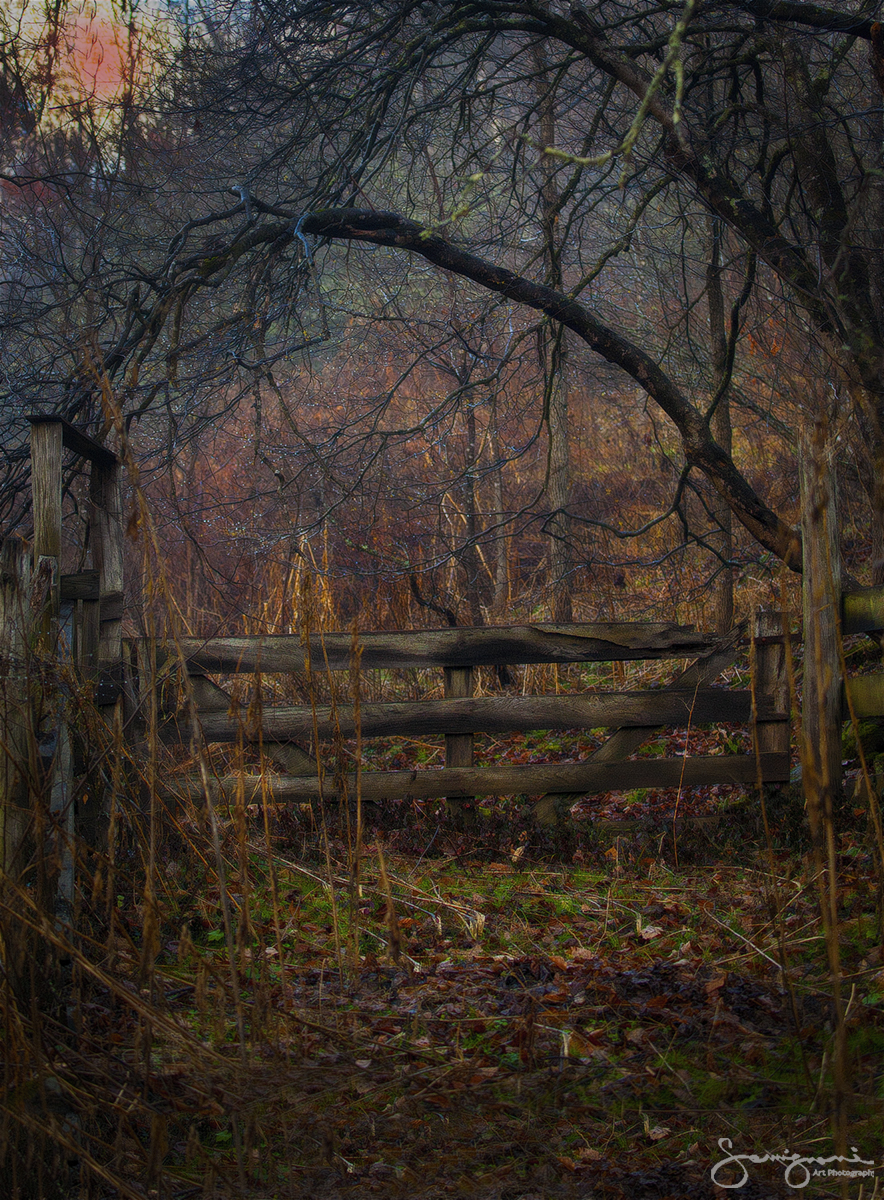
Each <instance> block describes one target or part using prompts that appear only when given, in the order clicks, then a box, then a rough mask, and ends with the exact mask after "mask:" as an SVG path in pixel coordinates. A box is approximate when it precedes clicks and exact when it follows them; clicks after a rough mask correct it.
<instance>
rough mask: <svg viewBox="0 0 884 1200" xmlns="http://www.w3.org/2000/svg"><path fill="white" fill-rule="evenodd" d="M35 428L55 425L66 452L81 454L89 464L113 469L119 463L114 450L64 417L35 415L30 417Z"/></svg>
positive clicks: (43, 414)
mask: <svg viewBox="0 0 884 1200" xmlns="http://www.w3.org/2000/svg"><path fill="white" fill-rule="evenodd" d="M28 420H29V421H30V423H31V427H32V428H33V427H34V426H36V425H54V426H56V427H57V428H58V429H59V431H60V433H61V438H62V444H63V445H64V448H65V450H72V451H73V453H74V454H79V455H80V457H81V458H85V459H86V460H87V461H88V462H90V463H93V464H94V465H96V466H103V467H108V468H110V467H112V466H114V464H115V463H116V462H117V456H116V455H115V454H114V453H113V451H112V450H108V448H107V446H102V445H101V443H100V442H96V441H95V439H94V438H91V437H90V436H89V434H88V433H84V432H83V431H82V429H77V428H76V426H75V425H71V423H70V422H69V421H66V420H65V419H64V417H59V416H55V415H54V414H52V413H34V414H32V415H31V416H29V417H28Z"/></svg>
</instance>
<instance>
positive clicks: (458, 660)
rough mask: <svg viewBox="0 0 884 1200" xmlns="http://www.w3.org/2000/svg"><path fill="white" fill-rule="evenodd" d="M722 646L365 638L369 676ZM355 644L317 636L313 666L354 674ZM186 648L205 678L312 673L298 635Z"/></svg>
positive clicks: (651, 628) (503, 637)
mask: <svg viewBox="0 0 884 1200" xmlns="http://www.w3.org/2000/svg"><path fill="white" fill-rule="evenodd" d="M719 640H720V639H718V638H717V637H716V636H714V635H712V634H708V633H697V632H696V631H695V630H692V629H689V628H686V627H684V626H679V625H674V624H673V623H672V622H657V623H647V624H641V623H636V622H600V623H594V624H575V625H506V626H493V625H492V626H484V627H481V628H477V629H471V628H458V629H418V630H414V631H413V632H409V633H363V634H360V635H359V644H360V646H361V648H362V659H361V667H362V668H363V669H367V670H368V669H384V668H386V669H394V668H409V667H433V666H439V667H468V666H472V667H476V666H494V665H495V664H497V663H505V664H518V663H546V662H549V663H554V662H558V663H567V662H612V661H619V660H633V659H645V658H648V659H658V658H694V657H696V656H697V655H702V654H708V653H710V652H711V651H713V650H714V649H715V647H716V646H717V645H718V644H719ZM352 643H353V639H352V635H351V634H349V633H327V634H324V635H323V636H322V638H321V639H320V638H319V636H318V635H314V636H313V637H312V638H311V643H310V644H311V657H312V661H313V662H314V663H317V662H322V663H324V662H325V657H326V656H327V658H328V664H329V668H330V669H331V670H333V671H343V670H349V669H350V657H351V650H352ZM180 644H181V648H182V651H183V654H184V657H185V659H186V660H187V662H188V664H189V666H190V667H191V668H192V669H193V670H194V672H195V673H198V674H202V673H203V672H210V673H212V672H218V673H224V674H235V673H237V672H252V671H263V672H265V673H267V674H275V673H281V674H284V673H286V672H289V671H303V670H304V669H305V655H304V649H303V647H302V646H301V643H300V639H299V638H298V637H296V636H294V635H276V636H268V637H263V638H262V637H237V638H210V639H207V640H200V639H198V638H182V639H181V643H180Z"/></svg>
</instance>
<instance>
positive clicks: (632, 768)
mask: <svg viewBox="0 0 884 1200" xmlns="http://www.w3.org/2000/svg"><path fill="white" fill-rule="evenodd" d="M761 771H762V777H763V778H764V779H765V780H766V781H769V782H786V781H788V779H789V756H788V755H787V754H768V755H764V756H763V757H762V761H761ZM757 773H758V772H757V767H756V762H755V758H754V756H753V755H750V754H747V755H714V756H710V757H705V758H689V759H687V760H686V761H685V760H683V759H680V758H671V759H651V758H648V759H634V760H632V761H629V762H618V763H593V762H583V763H553V764H547V765H537V766H534V765H532V766H525V767H519V766H499V765H498V766H493V767H460V768H456V767H443V768H441V769H440V770H435V771H386V772H384V771H364V772H363V773H362V775H361V788H362V796H363V798H364V799H365V800H373V801H377V800H408V799H430V798H432V797H440V796H448V795H451V794H455V793H458V792H460V793H463V794H466V795H480V796H515V795H537V794H539V793H541V792H547V793H568V794H572V795H581V796H582V795H588V794H590V793H592V792H608V791H629V790H631V789H633V788H640V787H646V788H650V787H678V786H679V785H683V786H685V787H693V786H700V785H706V784H714V783H719V784H735V785H739V784H747V783H753V782H754V781H755V779H756V778H757ZM346 783H347V788H348V793H349V795H355V787H356V776H355V775H350V776H347V780H346ZM262 785H263V786H264V787H265V788H266V789H267V791H268V792H269V793H270V794H271V795H272V796H273V798H274V799H275V800H296V799H317V798H318V797H319V781H318V780H317V779H316V778H315V777H302V778H285V777H283V776H264V777H263V780H262V776H261V775H244V776H238V775H229V776H224V777H222V778H221V779H220V780H219V781H218V792H219V795H220V796H221V797H224V798H227V799H229V800H231V801H232V800H233V799H235V797H236V795H237V789H238V788H239V787H243V788H244V789H245V797H246V801H247V802H249V801H251V800H253V799H257V798H258V797H260V796H261V794H262V790H261V789H262ZM169 787H170V789H171V790H173V791H174V792H176V793H177V794H179V795H186V796H189V797H190V798H192V799H199V798H201V797H202V795H203V791H202V784H201V783H200V781H199V780H198V779H197V778H195V777H193V776H191V777H188V778H187V779H182V780H181V781H180V783H177V784H176V783H175V782H170V784H169ZM322 794H323V796H324V797H325V798H326V799H333V798H335V797H338V795H339V793H338V792H337V791H336V790H335V789H334V787H333V785H332V780H331V778H330V776H326V778H325V779H324V780H323V784H322Z"/></svg>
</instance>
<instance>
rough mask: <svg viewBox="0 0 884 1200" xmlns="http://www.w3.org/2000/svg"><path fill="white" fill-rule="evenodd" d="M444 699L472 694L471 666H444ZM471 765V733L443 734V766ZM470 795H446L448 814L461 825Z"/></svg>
mask: <svg viewBox="0 0 884 1200" xmlns="http://www.w3.org/2000/svg"><path fill="white" fill-rule="evenodd" d="M444 676H445V692H444V695H445V699H446V700H462V699H465V698H466V697H468V696H472V694H473V670H472V667H445V668H444ZM472 765H473V735H472V734H471V733H455V734H451V733H447V734H446V735H445V766H446V767H472ZM471 799H472V797H468V796H458V797H456V798H455V797H453V796H452V797H447V798H446V807H447V809H448V815H449V816H450V817H451V818H452V819H453V820H454V821H455V823H456V824H458V825H462V824H464V823H465V822H468V821H469V818H468V817H467V816H466V811H467V810H466V809H465V807H464V801H465V800H471Z"/></svg>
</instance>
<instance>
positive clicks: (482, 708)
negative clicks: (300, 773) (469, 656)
mask: <svg viewBox="0 0 884 1200" xmlns="http://www.w3.org/2000/svg"><path fill="white" fill-rule="evenodd" d="M751 717H752V693H751V692H748V691H728V690H725V689H723V688H703V689H701V690H698V691H695V692H679V691H669V690H666V691H662V692H659V693H654V692H651V693H648V692H604V693H599V694H590V695H587V694H586V693H582V694H580V693H578V694H576V695H570V694H569V695H564V696H562V695H559V696H500V697H498V696H480V697H473V698H470V699H466V700H410V701H401V702H388V703H382V704H362V705H361V706H360V709H359V722H358V724H357V721H356V719H355V716H354V712H353V708H352V707H351V706H349V705H347V706H338V707H337V708H336V709H335V710H332V709H331V708H330V707H317V708H316V709H313V708H311V707H310V706H308V705H299V706H288V707H283V706H279V707H274V708H265V709H264V711H263V713H262V714H261V722H260V727H258V726H255V725H254V724H252V725H250V723H249V721H248V718H247V716H246V714H245V713H243V714H242V715H241V716H240V715H239V714H231V713H229V712H224V713H222V712H203V713H201V714H200V718H199V720H200V727H201V729H202V733H203V736H204V737H205V739H206V741H208V742H236V741H238V740H239V738H241V737H242V736H243V734H245V736H246V738H247V739H249V740H252V741H257V740H259V739H269V740H271V741H274V742H277V741H288V740H292V741H297V740H298V739H301V738H309V737H310V736H311V735H312V734H313V733H314V722H315V732H316V733H317V734H318V736H319V737H320V738H332V737H335V736H336V735H338V736H340V737H343V738H354V737H355V736H356V734H357V732H361V733H362V736H363V737H400V736H402V735H406V734H411V735H414V736H416V737H420V736H424V735H427V734H434V733H447V734H463V733H527V732H529V731H530V730H533V729H601V728H604V727H606V726H607V727H618V726H624V727H636V728H641V727H649V728H656V727H657V726H660V725H691V724H693V725H705V724H710V723H712V722H727V723H733V724H740V725H744V724H746V723H747V722H748V721H749V720H750V719H751ZM758 718H759V720H762V721H786V720H788V714H787V713H783V712H778V711H777V709H776V706H775V705H774V703H773V701H772V700H771V699H770V698H769V697H767V696H762V697H760V699H759V703H758ZM184 731H185V732H188V733H189V732H190V729H189V726H185V727H184ZM170 736H180V735H178V734H172V735H170Z"/></svg>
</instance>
